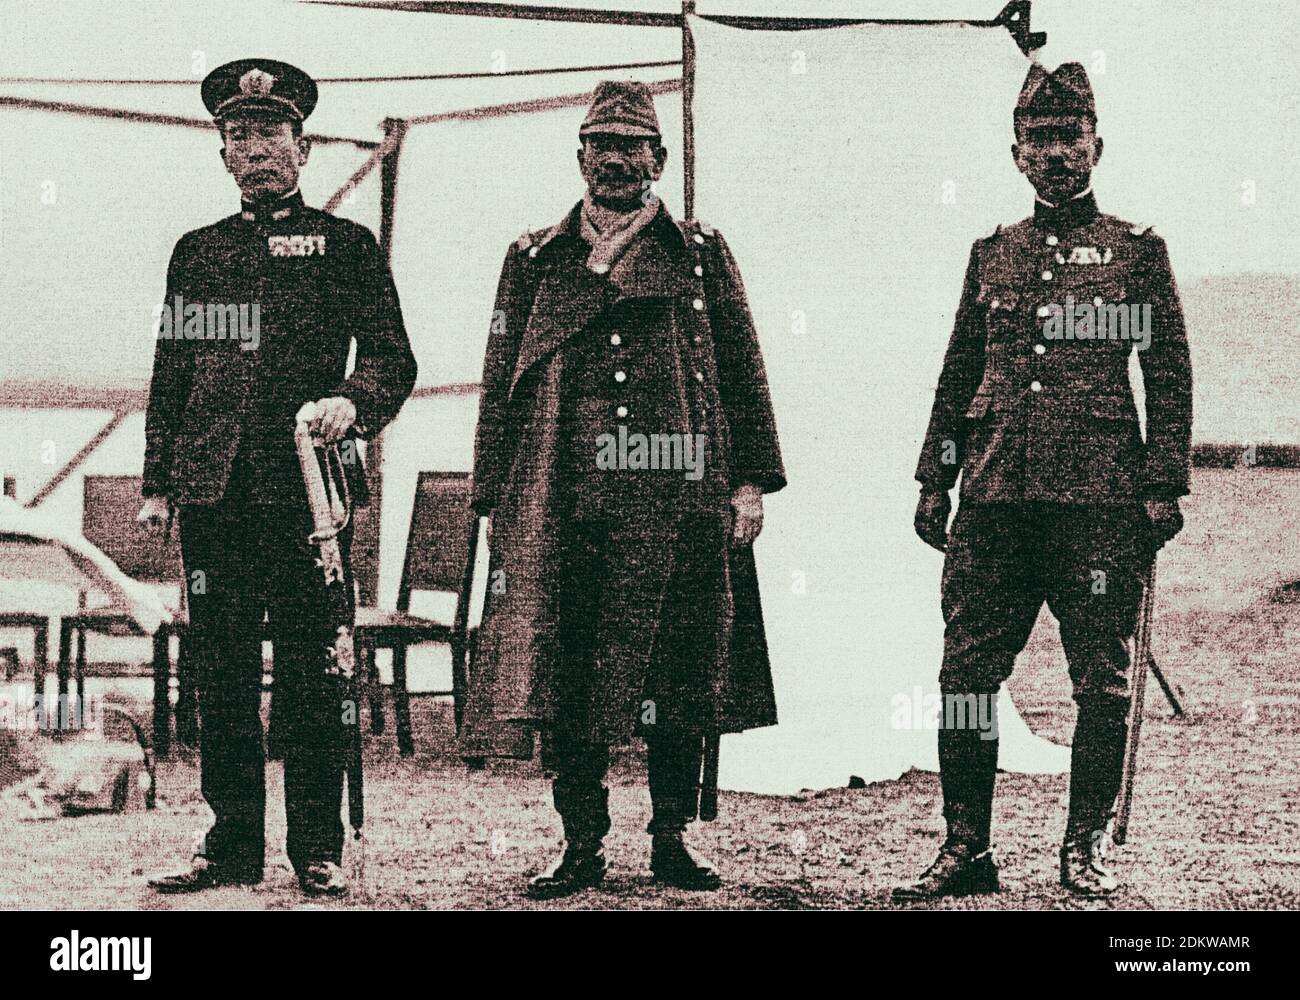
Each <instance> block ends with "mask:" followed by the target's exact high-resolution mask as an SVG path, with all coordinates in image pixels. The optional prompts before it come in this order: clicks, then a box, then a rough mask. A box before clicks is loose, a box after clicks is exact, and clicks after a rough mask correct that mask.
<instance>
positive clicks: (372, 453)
mask: <svg viewBox="0 0 1300 1000" xmlns="http://www.w3.org/2000/svg"><path fill="white" fill-rule="evenodd" d="M405 135H406V122H405V121H402V120H401V119H397V118H387V119H385V120H384V139H385V141H387V140H388V139H390V138H392V139H395V140H396V143H395V145H394V146H393V148H392V150H391V151H389V152H388V153H385V154H384V158H383V160H382V161H381V162H380V164H379V247H380V249H381V250H383V253H384V260H385V262H386V263H387V264H388V266H389V267H390V268H391V267H392V265H393V207H394V204H395V202H396V200H397V160H398V157H399V156H400V155H401V152H402V140H403V138H404V137H405ZM366 487H367V489H368V490H369V492H370V505H369V507H367V508H364V509H362V510H359V511H357V512H355V514H354V517H355V520H354V529H353V536H352V553H353V560H352V563H353V573H354V574H355V576H356V580H357V590H358V591H359V596H360V600H361V603H362V604H363V605H372V606H373V605H374V604H376V603H377V602H378V600H379V544H380V525H381V523H382V521H383V510H384V435H383V433H382V432H381V433H379V434H376V435H375V436H374V438H372V439H371V441H370V443H369V445H368V446H367V448H366Z"/></svg>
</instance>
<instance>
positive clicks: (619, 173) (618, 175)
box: [596, 163, 641, 181]
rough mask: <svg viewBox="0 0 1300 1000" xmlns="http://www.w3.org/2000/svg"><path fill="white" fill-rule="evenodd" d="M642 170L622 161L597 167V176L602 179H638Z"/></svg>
mask: <svg viewBox="0 0 1300 1000" xmlns="http://www.w3.org/2000/svg"><path fill="white" fill-rule="evenodd" d="M640 176H641V171H639V170H635V169H633V168H632V167H629V166H626V165H624V164H622V163H606V164H601V165H599V166H597V167H596V177H597V178H598V179H600V180H602V181H620V180H628V181H631V180H636V179H637V178H638V177H640Z"/></svg>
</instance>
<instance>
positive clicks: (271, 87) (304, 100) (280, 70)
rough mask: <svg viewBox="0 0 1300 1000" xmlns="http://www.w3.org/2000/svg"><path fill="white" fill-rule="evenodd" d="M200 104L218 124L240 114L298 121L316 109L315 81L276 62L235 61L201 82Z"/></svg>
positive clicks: (293, 67)
mask: <svg viewBox="0 0 1300 1000" xmlns="http://www.w3.org/2000/svg"><path fill="white" fill-rule="evenodd" d="M202 94H203V104H204V106H205V107H206V108H207V109H208V112H209V113H210V114H211V115H212V117H213V118H215V119H216V120H217V121H219V122H220V121H223V120H224V119H226V118H229V117H230V116H231V115H233V114H237V113H239V112H241V111H242V112H257V113H262V114H270V115H277V116H279V117H282V118H287V119H289V120H290V121H297V122H300V121H302V120H303V119H304V118H306V117H307V116H308V115H309V114H311V113H312V110H313V109H314V108H315V107H316V81H315V80H313V79H312V78H311V77H310V76H308V75H307V74H306V73H304V72H303V71H302V70H300V69H299V68H298V67H297V66H291V65H289V64H288V63H286V62H280V61H279V60H278V59H236V60H235V61H234V62H228V63H226V64H225V65H224V66H218V67H217V68H216V69H214V70H213V71H212V72H211V73H209V74H208V75H207V76H206V77H204V79H203V86H202Z"/></svg>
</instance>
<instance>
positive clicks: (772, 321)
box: [692, 20, 1068, 793]
mask: <svg viewBox="0 0 1300 1000" xmlns="http://www.w3.org/2000/svg"><path fill="white" fill-rule="evenodd" d="M692 30H693V31H694V33H695V38H696V46H697V55H698V76H697V80H698V85H697V91H696V102H695V107H696V139H697V144H698V151H699V171H698V181H697V192H698V211H699V214H700V215H701V217H702V218H704V219H705V220H706V221H708V222H710V223H712V224H713V225H715V226H717V227H718V228H719V229H720V230H721V231H722V232H723V233H724V234H725V235H726V237H727V239H728V241H729V243H730V244H731V246H732V248H733V250H734V251H735V253H736V256H737V258H738V260H739V262H740V265H741V268H742V271H743V272H744V275H745V279H746V286H747V288H748V290H749V295H750V302H751V305H752V306H753V309H754V313H755V319H756V323H757V326H758V329H759V334H760V340H761V342H762V347H763V352H764V355H765V357H766V360H767V366H768V375H769V378H770V380H771V385H772V393H773V399H774V405H775V407H776V416H777V424H778V427H779V430H780V434H781V444H782V448H783V451H784V454H785V460H786V463H787V472H788V475H789V479H790V485H789V487H788V488H787V489H786V490H785V491H783V492H782V493H779V494H776V495H775V496H773V497H770V498H769V500H768V504H767V523H766V527H765V530H764V533H763V535H762V537H760V539H759V541H758V543H757V548H756V553H757V557H758V563H759V572H760V576H761V582H762V587H763V599H764V611H765V617H766V620H767V626H768V639H769V642H770V645H771V654H772V663H773V669H774V673H775V682H776V686H777V697H778V703H779V707H780V714H781V724H780V725H779V726H778V727H776V728H775V729H771V730H760V731H757V732H754V733H746V734H743V735H740V736H733V737H728V738H727V739H726V740H724V743H723V751H722V768H723V769H722V783H723V785H724V787H728V788H735V789H744V790H751V791H759V792H771V793H789V792H794V791H798V790H799V789H801V788H809V787H813V788H816V787H827V786H832V785H843V784H845V783H846V782H847V780H848V778H849V777H850V775H857V776H860V777H862V778H865V779H866V780H869V781H871V780H882V779H888V778H893V777H896V776H897V775H899V774H900V773H902V772H903V771H905V770H906V769H908V768H909V767H929V768H933V767H934V766H935V733H934V730H933V729H932V728H928V727H926V726H925V725H924V723H923V722H922V724H921V725H918V719H917V715H918V713H917V712H916V711H914V710H913V706H915V705H916V704H917V703H918V700H919V701H920V703H921V705H922V707H923V706H924V699H925V698H926V697H927V696H934V695H936V694H937V691H938V687H937V681H936V678H937V674H938V666H939V661H940V657H941V648H942V635H943V622H942V620H941V618H940V613H939V599H938V595H939V572H940V566H941V562H942V560H941V557H940V555H939V554H938V553H936V552H933V551H932V550H930V549H928V548H926V547H925V546H924V545H922V544H921V542H920V541H918V540H917V539H916V537H915V536H914V535H913V533H912V527H911V524H912V513H913V507H914V505H915V501H916V484H915V483H914V481H913V479H912V474H913V470H914V468H915V464H916V457H917V453H918V449H919V447H920V442H921V439H922V436H923V434H924V431H925V422H926V419H927V417H928V415H929V405H930V400H931V396H932V392H933V386H934V383H935V381H936V378H937V375H938V371H939V366H940V361H941V358H942V353H943V348H944V345H945V344H946V342H947V337H948V333H949V331H950V330H951V324H952V315H953V312H954V311H955V309H956V305H957V298H958V295H959V292H960V287H961V278H962V274H963V272H964V268H965V264H966V257H967V254H968V252H969V248H970V244H971V241H972V240H973V239H975V238H977V237H979V236H984V235H987V234H988V233H989V232H991V231H992V229H993V226H994V225H995V224H996V223H997V222H998V221H1006V220H1012V219H1016V218H1019V217H1023V216H1024V215H1025V214H1026V204H1025V202H1026V200H1027V199H1026V196H1025V192H1024V191H1023V190H1021V189H1020V187H1019V186H1018V185H1017V184H1016V183H1015V181H1014V177H1015V175H1014V173H1012V174H1011V176H1010V177H1008V176H1007V171H1001V172H999V171H997V170H996V169H990V167H989V165H990V164H996V163H998V162H1000V161H1001V160H1003V159H1005V160H1007V162H1008V167H1010V156H1009V154H1008V153H1007V152H1006V148H1007V146H1008V145H1009V126H1008V121H1009V118H1010V109H1011V107H1012V106H1013V104H1014V102H1015V98H1016V94H1017V92H1018V90H1019V86H1020V83H1021V80H1022V79H1023V77H1024V73H1025V70H1026V65H1027V64H1026V61H1025V59H1024V57H1023V56H1022V55H1021V53H1020V52H1019V50H1018V49H1017V48H1016V47H1015V45H1014V43H1013V42H1012V40H1011V39H1010V37H1009V36H1008V35H1007V34H1006V33H1005V32H1002V31H1000V30H980V29H972V28H958V27H944V28H935V27H925V28H898V27H872V26H864V27H855V28H844V29H832V30H826V31H815V32H793V33H773V32H744V31H738V30H733V29H729V28H724V27H720V26H717V25H714V24H711V23H708V22H705V21H699V20H696V21H694V22H693V23H692ZM854 94H856V95H860V100H857V101H853V100H852V99H846V98H847V97H848V95H854ZM921 714H922V715H923V713H921ZM1001 721H1002V724H1003V725H1002V729H1003V733H1002V739H1003V743H1002V758H1001V759H1002V766H1003V767H1004V768H1006V769H1014V770H1029V771H1036V770H1048V771H1057V770H1061V769H1063V768H1064V767H1065V766H1066V765H1067V763H1068V762H1067V760H1066V754H1065V751H1064V750H1063V749H1062V748H1060V747H1057V746H1055V745H1054V744H1050V743H1047V742H1046V741H1044V740H1039V739H1037V738H1036V737H1034V736H1032V735H1031V734H1030V733H1029V732H1028V730H1027V728H1025V726H1024V725H1023V723H1021V722H1020V720H1019V718H1018V716H1017V715H1016V713H1015V710H1014V707H1013V706H1011V705H1010V702H1009V699H1007V698H1005V697H1004V698H1003V706H1002V720H1001Z"/></svg>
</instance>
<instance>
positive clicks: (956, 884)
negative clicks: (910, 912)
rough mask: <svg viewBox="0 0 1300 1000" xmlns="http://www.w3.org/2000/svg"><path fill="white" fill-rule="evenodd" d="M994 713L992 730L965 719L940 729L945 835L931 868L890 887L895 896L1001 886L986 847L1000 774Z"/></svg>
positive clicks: (927, 895) (924, 895)
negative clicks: (971, 723)
mask: <svg viewBox="0 0 1300 1000" xmlns="http://www.w3.org/2000/svg"><path fill="white" fill-rule="evenodd" d="M988 697H993V698H996V695H991V696H988ZM993 712H994V713H995V714H994V715H993V716H992V719H993V721H992V725H993V729H992V733H990V732H987V731H982V730H980V729H978V728H974V727H972V726H970V725H969V724H967V725H965V726H963V727H962V728H956V727H955V726H952V725H951V724H950V723H949V724H946V725H945V726H944V728H942V729H940V730H939V781H940V784H941V785H942V787H943V815H944V819H945V820H946V822H947V825H948V836H947V838H946V839H945V840H944V843H943V846H942V847H940V848H939V854H938V856H937V857H936V858H935V859H934V861H933V862H932V863H931V865H930V867H929V868H927V869H926V870H925V871H924V872H922V873H921V875H920V876H919V877H918V878H917V879H916V881H914V882H910V883H908V884H907V885H902V886H899V887H898V888H897V889H895V890H894V892H893V898H894V899H895V900H897V901H899V902H914V901H916V900H922V899H937V898H939V897H940V896H969V895H973V894H976V893H987V892H997V891H998V890H999V888H1000V884H999V882H998V868H997V864H996V862H995V861H994V859H993V852H992V849H991V848H990V847H989V831H990V828H991V826H992V820H993V788H994V785H995V783H996V782H997V773H998V741H997V739H996V738H994V735H993V734H996V732H997V728H996V726H997V719H996V708H994V709H993ZM986 737H987V738H986Z"/></svg>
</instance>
